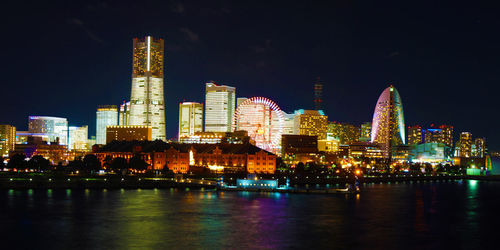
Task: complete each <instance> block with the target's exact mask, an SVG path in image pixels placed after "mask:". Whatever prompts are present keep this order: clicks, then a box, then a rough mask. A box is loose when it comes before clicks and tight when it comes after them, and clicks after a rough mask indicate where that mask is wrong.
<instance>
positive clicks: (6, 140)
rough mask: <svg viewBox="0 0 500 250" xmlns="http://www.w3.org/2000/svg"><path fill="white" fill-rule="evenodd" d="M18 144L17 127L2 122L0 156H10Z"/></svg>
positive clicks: (0, 127) (0, 126)
mask: <svg viewBox="0 0 500 250" xmlns="http://www.w3.org/2000/svg"><path fill="white" fill-rule="evenodd" d="M15 145H16V127H14V126H11V125H7V124H2V125H0V157H2V156H3V157H7V156H9V152H10V151H14V149H15V148H14V147H15Z"/></svg>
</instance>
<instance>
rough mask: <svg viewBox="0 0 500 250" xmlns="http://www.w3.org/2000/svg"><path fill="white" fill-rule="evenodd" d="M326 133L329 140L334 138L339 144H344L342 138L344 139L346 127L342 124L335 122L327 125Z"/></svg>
mask: <svg viewBox="0 0 500 250" xmlns="http://www.w3.org/2000/svg"><path fill="white" fill-rule="evenodd" d="M326 133H327V137H328V138H333V139H336V140H338V141H339V143H341V144H342V143H343V141H341V138H343V137H344V126H342V124H340V123H338V122H336V121H333V122H328V124H327V125H326Z"/></svg>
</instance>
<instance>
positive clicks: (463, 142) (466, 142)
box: [459, 132, 472, 158]
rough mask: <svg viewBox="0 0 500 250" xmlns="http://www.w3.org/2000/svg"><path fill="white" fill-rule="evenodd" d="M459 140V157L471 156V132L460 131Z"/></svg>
mask: <svg viewBox="0 0 500 250" xmlns="http://www.w3.org/2000/svg"><path fill="white" fill-rule="evenodd" d="M459 142H460V151H459V157H464V158H470V157H471V156H472V134H471V133H469V132H462V133H461V134H460V140H459Z"/></svg>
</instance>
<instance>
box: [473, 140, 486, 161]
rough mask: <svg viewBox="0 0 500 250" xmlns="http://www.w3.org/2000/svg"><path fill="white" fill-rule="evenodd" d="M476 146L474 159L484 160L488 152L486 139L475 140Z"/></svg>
mask: <svg viewBox="0 0 500 250" xmlns="http://www.w3.org/2000/svg"><path fill="white" fill-rule="evenodd" d="M474 146H475V148H476V150H475V153H474V155H473V156H474V157H478V158H483V157H484V154H485V151H486V143H485V139H484V138H476V139H475V140H474Z"/></svg>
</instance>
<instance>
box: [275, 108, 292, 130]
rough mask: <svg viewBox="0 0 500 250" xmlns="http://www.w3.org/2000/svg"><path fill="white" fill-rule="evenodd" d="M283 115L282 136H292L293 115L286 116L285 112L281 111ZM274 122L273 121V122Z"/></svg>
mask: <svg viewBox="0 0 500 250" xmlns="http://www.w3.org/2000/svg"><path fill="white" fill-rule="evenodd" d="M281 112H282V113H283V119H284V120H285V121H284V123H283V134H284V135H293V134H294V131H293V130H294V128H295V119H294V117H295V114H293V113H292V114H288V113H286V112H285V111H281ZM273 121H274V120H273Z"/></svg>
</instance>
